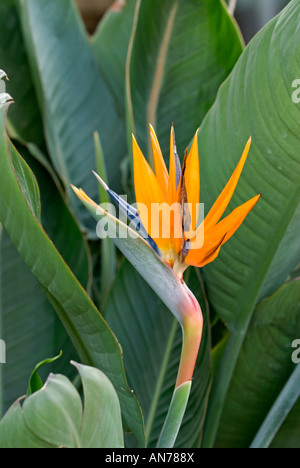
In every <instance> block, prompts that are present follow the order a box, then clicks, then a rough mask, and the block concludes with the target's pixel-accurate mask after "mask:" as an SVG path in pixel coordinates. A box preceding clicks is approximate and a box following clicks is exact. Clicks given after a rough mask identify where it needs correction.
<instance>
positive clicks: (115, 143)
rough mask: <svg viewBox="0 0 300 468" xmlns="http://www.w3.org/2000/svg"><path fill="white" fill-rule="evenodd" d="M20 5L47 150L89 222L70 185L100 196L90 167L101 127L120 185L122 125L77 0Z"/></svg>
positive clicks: (123, 148) (115, 179) (123, 145)
mask: <svg viewBox="0 0 300 468" xmlns="http://www.w3.org/2000/svg"><path fill="white" fill-rule="evenodd" d="M20 3H21V13H22V25H23V30H24V35H25V39H26V46H27V50H28V53H29V55H30V58H31V67H32V71H33V74H34V76H35V80H36V82H37V83H36V87H37V88H38V89H40V94H41V100H42V109H43V117H44V125H45V131H46V137H47V144H48V149H49V153H50V155H51V158H52V160H53V163H54V165H55V167H56V169H57V171H58V173H59V175H60V177H61V178H62V180H63V181H64V183H65V184H66V187H67V190H68V194H69V196H70V197H71V201H72V204H73V205H74V207H75V209H76V213H77V215H78V216H79V218H80V220H81V222H82V223H83V224H84V225H85V223H86V222H87V221H88V218H87V216H86V212H85V210H83V209H82V207H81V206H80V204H79V203H78V200H76V199H75V197H74V196H72V193H71V192H70V190H69V184H70V183H73V184H76V185H79V186H82V187H83V188H85V189H88V190H89V191H90V193H91V194H92V195H93V196H94V197H95V198H96V196H97V193H98V187H97V184H96V180H95V178H94V177H93V175H92V174H91V171H92V169H95V159H94V147H93V133H94V132H95V131H98V132H99V135H100V138H101V141H102V144H103V147H104V148H105V151H106V154H108V155H109V158H108V159H107V169H108V173H109V180H110V184H111V185H112V187H115V188H118V187H119V180H120V172H119V166H120V162H121V160H122V159H123V157H124V156H125V154H126V142H125V131H124V125H123V123H122V121H121V120H120V118H119V116H118V114H117V112H116V110H115V108H114V103H113V99H112V97H111V95H110V92H109V90H108V88H107V86H106V84H105V82H104V80H103V78H102V77H101V75H100V72H99V69H98V67H97V64H96V61H95V59H94V56H93V53H92V50H91V46H90V44H89V41H88V38H87V36H86V33H85V30H84V27H83V25H82V22H81V19H80V17H79V14H78V12H77V10H76V8H75V6H74V2H73V1H72V0H66V1H64V2H61V1H60V0H54V1H52V2H48V1H47V0H26V1H24V0H21V2H20ZM58 45H59V46H58ZM54 51H55V53H54Z"/></svg>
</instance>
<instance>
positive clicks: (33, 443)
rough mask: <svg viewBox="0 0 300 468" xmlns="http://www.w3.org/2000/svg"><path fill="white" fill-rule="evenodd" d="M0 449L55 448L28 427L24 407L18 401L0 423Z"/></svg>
mask: <svg viewBox="0 0 300 468" xmlns="http://www.w3.org/2000/svg"><path fill="white" fill-rule="evenodd" d="M0 448H54V446H53V445H50V444H47V443H45V442H43V441H42V440H41V439H39V438H38V437H37V436H36V435H35V434H33V433H32V432H31V430H30V429H29V428H28V426H27V425H26V422H25V420H24V416H23V411H22V407H21V405H20V402H19V401H16V402H15V403H14V404H13V405H12V406H11V408H10V409H9V410H8V412H7V413H6V414H5V416H4V418H3V419H2V420H1V421H0Z"/></svg>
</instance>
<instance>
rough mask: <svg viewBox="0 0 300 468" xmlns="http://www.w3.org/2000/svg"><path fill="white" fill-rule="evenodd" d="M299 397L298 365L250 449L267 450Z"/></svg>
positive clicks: (299, 370)
mask: <svg viewBox="0 0 300 468" xmlns="http://www.w3.org/2000/svg"><path fill="white" fill-rule="evenodd" d="M299 396H300V365H298V366H297V367H296V369H295V370H294V372H293V373H292V375H291V377H290V378H289V380H288V382H287V383H286V385H285V387H284V389H283V390H282V392H281V393H280V395H279V397H278V399H277V400H276V402H275V403H274V405H273V406H272V409H271V411H270V413H269V414H268V416H267V417H266V419H265V421H264V423H263V425H262V426H261V428H260V430H259V431H258V433H257V435H256V436H255V438H254V440H253V442H252V444H251V446H250V448H268V447H269V445H270V443H271V442H272V440H273V439H274V436H275V435H276V433H277V431H278V429H279V428H280V427H281V425H282V423H283V421H284V420H285V419H286V417H287V415H288V414H289V412H290V410H291V408H292V407H293V406H294V403H295V402H296V401H297V399H298V398H299Z"/></svg>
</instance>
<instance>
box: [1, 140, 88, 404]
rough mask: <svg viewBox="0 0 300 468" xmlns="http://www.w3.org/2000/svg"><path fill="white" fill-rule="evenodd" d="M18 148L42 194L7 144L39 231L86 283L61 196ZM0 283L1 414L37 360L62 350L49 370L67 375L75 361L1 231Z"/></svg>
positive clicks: (84, 263)
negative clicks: (4, 355)
mask: <svg viewBox="0 0 300 468" xmlns="http://www.w3.org/2000/svg"><path fill="white" fill-rule="evenodd" d="M17 148H19V149H20V150H21V151H22V154H23V156H25V158H26V161H27V164H29V165H30V166H31V169H33V170H34V174H35V176H36V177H37V180H38V182H39V187H40V192H41V193H39V188H38V186H37V183H36V179H35V177H34V175H33V174H32V173H31V171H30V170H29V168H28V166H27V164H26V163H25V162H24V161H23V159H21V158H20V157H19V155H18V153H17V152H16V150H15V149H14V148H13V147H12V146H11V150H12V153H11V154H12V156H14V160H13V162H14V169H15V170H16V171H17V175H18V180H19V182H20V183H21V185H22V188H23V191H24V193H25V194H26V198H27V201H28V202H29V204H30V206H31V209H32V211H33V212H34V213H35V216H36V218H37V219H40V218H42V224H43V227H44V229H45V230H46V231H47V233H48V235H49V236H50V237H51V239H52V240H53V242H54V244H55V245H56V247H57V248H58V249H59V251H60V252H61V253H62V256H63V257H64V260H65V261H66V263H67V264H68V265H69V267H70V268H71V270H72V271H73V273H74V274H75V276H76V277H77V279H78V280H79V281H80V282H81V284H82V285H83V286H84V288H86V287H88V286H89V253H88V251H87V246H86V243H85V242H84V239H83V237H82V234H81V232H80V230H79V227H78V226H77V223H76V221H75V220H74V218H73V216H72V215H71V213H70V211H69V209H68V207H67V205H66V203H65V200H64V198H63V195H62V194H61V193H60V191H59V189H58V188H57V187H56V185H55V183H54V182H53V180H52V178H51V176H50V175H49V173H48V172H47V171H46V170H45V169H44V168H43V167H42V166H41V165H40V164H39V163H38V162H37V161H36V159H35V158H33V157H32V156H30V154H29V153H28V151H27V150H26V148H24V147H21V146H17ZM40 195H41V200H40ZM40 211H42V214H41V213H40ZM0 285H1V286H0V290H1V298H0V309H1V311H0V314H1V319H0V324H1V330H0V336H2V337H3V339H5V341H6V345H7V355H8V365H6V366H2V379H1V384H0V395H1V396H0V402H1V403H0V406H1V408H2V409H1V411H0V412H1V413H2V412H3V411H5V410H6V409H7V408H8V407H9V406H10V405H11V404H12V402H13V401H15V400H16V398H17V397H18V396H19V395H21V394H24V393H25V392H26V387H27V383H28V375H29V373H30V372H31V370H32V369H33V368H34V366H35V364H36V361H39V360H43V359H44V358H45V356H50V355H55V354H57V353H58V352H59V351H60V350H61V349H62V350H63V357H62V359H61V360H60V361H59V362H58V363H57V364H55V365H54V366H53V368H52V369H53V371H55V372H60V373H65V374H66V375H67V376H68V377H70V378H72V377H73V375H74V370H73V369H72V368H71V367H70V366H69V365H68V363H69V361H70V359H77V353H76V351H75V350H74V347H73V345H72V343H71V342H70V340H69V338H68V335H67V333H66V331H65V330H64V328H63V326H62V325H61V323H60V320H59V319H58V317H57V315H56V314H55V311H54V310H53V307H52V306H51V304H50V303H49V301H48V300H47V298H46V296H45V294H44V292H43V291H42V289H41V287H40V286H39V284H38V282H37V281H36V279H35V278H34V277H33V275H32V273H31V272H30V271H29V270H28V268H27V266H26V265H25V263H24V260H23V259H22V258H21V257H20V256H19V254H18V252H17V251H16V249H15V247H14V246H13V244H12V243H11V241H10V239H9V238H8V236H7V234H6V232H5V231H4V232H2V236H1V242H0ZM16 343H19V346H16ZM41 376H42V378H43V379H45V378H46V377H47V374H46V373H45V370H44V369H41Z"/></svg>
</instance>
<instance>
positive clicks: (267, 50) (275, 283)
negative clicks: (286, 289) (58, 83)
mask: <svg viewBox="0 0 300 468" xmlns="http://www.w3.org/2000/svg"><path fill="white" fill-rule="evenodd" d="M299 17H300V4H299V1H298V0H294V1H292V2H291V3H290V4H289V5H288V6H287V8H286V9H285V10H283V11H282V13H281V14H280V15H279V16H278V17H277V18H275V19H274V20H273V21H271V22H270V23H269V24H268V25H267V26H266V27H265V28H263V30H262V31H260V32H259V33H258V34H257V36H256V37H255V38H254V39H253V41H252V42H251V43H250V44H249V46H248V47H247V48H246V50H245V52H244V53H243V54H242V56H241V58H240V60H239V62H238V64H237V65H236V67H235V69H234V71H233V73H232V74H231V76H230V78H229V79H228V80H227V81H226V83H225V84H224V85H223V86H222V88H221V89H220V92H219V95H218V97H217V100H216V103H215V105H214V106H213V108H212V109H211V111H210V112H209V114H208V116H207V118H206V119H205V121H204V123H203V125H202V126H201V129H200V131H199V148H201V174H202V188H201V190H202V194H201V198H202V200H203V201H204V202H205V204H206V209H207V210H208V209H209V207H210V206H212V204H213V203H214V201H215V200H216V199H217V197H218V195H219V194H220V191H221V190H222V189H223V187H224V186H225V184H226V183H227V181H228V179H229V177H230V175H231V174H232V172H233V170H234V168H235V167H236V165H237V163H238V160H239V158H240V156H241V154H242V150H243V147H244V146H245V144H246V141H247V140H248V138H249V136H250V135H251V136H252V141H253V144H252V149H251V151H250V154H249V156H248V161H247V164H246V167H245V170H244V172H243V174H242V177H241V181H240V182H239V185H238V188H237V191H236V193H235V195H234V197H233V201H232V202H231V203H230V206H229V208H230V209H233V208H235V207H236V206H237V205H239V204H241V203H242V202H245V201H247V200H248V199H250V198H251V197H252V196H254V195H256V194H258V193H262V194H263V197H262V200H261V201H260V202H259V204H258V205H257V206H256V207H255V209H254V210H253V212H252V213H251V214H250V215H249V216H248V218H247V220H246V222H245V223H244V224H243V226H242V227H241V229H240V230H239V232H238V233H237V235H235V236H234V238H233V239H231V240H230V242H228V243H227V244H226V246H224V247H223V248H222V251H221V254H220V256H219V258H218V260H216V261H215V262H213V263H212V264H211V265H208V266H207V268H205V282H206V284H207V290H208V297H209V300H210V302H211V303H212V305H213V307H214V309H215V311H216V312H217V313H218V314H219V315H220V316H221V318H222V319H223V320H224V321H226V322H227V323H228V325H229V328H230V331H231V337H230V340H229V342H228V346H227V348H226V351H225V353H224V357H223V360H222V363H221V365H220V367H219V372H218V376H217V378H216V380H215V384H214V388H213V391H212V399H211V403H210V408H209V413H208V420H207V425H206V444H207V445H209V446H211V445H212V444H213V441H214V439H215V434H216V431H217V427H218V424H219V420H220V417H221V413H222V410H223V408H224V402H225V398H226V394H227V391H228V388H229V385H230V381H231V379H232V375H233V373H234V369H235V367H236V363H237V359H238V356H239V353H240V351H241V348H242V345H243V342H244V340H245V337H246V335H247V330H248V327H249V324H250V321H251V317H252V314H253V310H254V307H255V304H256V303H257V301H258V300H259V299H261V298H263V297H265V295H266V294H271V293H272V292H273V291H274V290H275V289H277V288H278V287H279V286H280V285H281V284H282V283H283V282H284V281H285V279H286V277H287V276H288V274H289V272H290V271H291V270H292V269H293V267H294V266H296V265H297V264H298V263H299V260H300V250H299V236H298V231H299V220H300V217H299V215H300V210H299V203H300V192H299V180H300V159H299V132H298V124H297V122H298V120H299V112H300V107H299V106H297V105H296V104H294V103H293V100H292V93H293V88H292V83H293V81H294V79H295V76H297V73H298V70H299V66H298V63H299V52H300V51H299V43H300V42H299V40H298V39H299V38H298V35H299V28H298V22H299ZM287 63H288V64H289V66H288V67H287V66H286V64H287ZM270 285H272V288H270ZM274 288H275V289H274Z"/></svg>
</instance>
